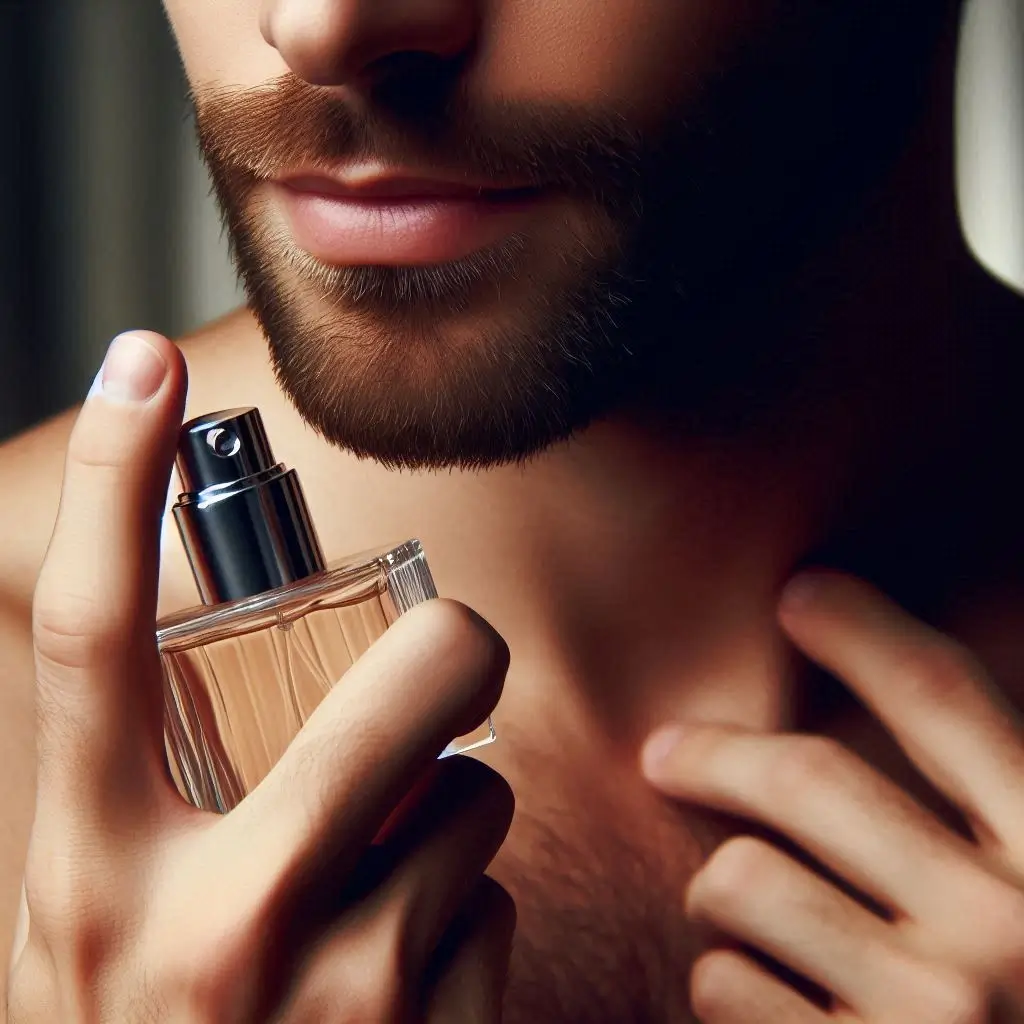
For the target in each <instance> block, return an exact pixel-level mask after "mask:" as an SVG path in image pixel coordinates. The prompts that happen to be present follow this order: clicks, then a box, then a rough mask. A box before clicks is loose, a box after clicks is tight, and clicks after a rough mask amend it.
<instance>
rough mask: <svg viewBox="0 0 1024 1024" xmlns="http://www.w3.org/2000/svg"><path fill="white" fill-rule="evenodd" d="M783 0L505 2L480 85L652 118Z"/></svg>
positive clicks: (494, 19) (761, 25)
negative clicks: (609, 108)
mask: <svg viewBox="0 0 1024 1024" xmlns="http://www.w3.org/2000/svg"><path fill="white" fill-rule="evenodd" d="M779 2H780V0H505V2H503V3H496V4H494V6H493V8H492V13H491V14H490V15H489V17H490V18H491V22H490V25H489V27H488V31H487V33H486V38H485V40H484V46H483V51H482V53H481V55H480V63H479V65H478V67H479V71H480V75H481V77H482V79H484V83H482V88H483V89H484V90H485V91H487V92H489V93H495V92H498V93H501V94H503V95H506V96H508V97H510V98H516V99H533V100H537V101H544V100H547V101H551V100H561V101H564V102H567V103H572V104H579V105H581V106H584V107H595V106H596V107H601V106H610V107H613V108H615V109H617V110H621V111H622V112H624V113H628V114H629V115H630V116H631V117H632V118H638V119H640V120H641V121H642V120H646V119H647V118H648V117H651V118H654V117H656V116H657V114H658V113H660V112H662V111H664V110H665V109H671V108H673V107H674V106H675V105H676V104H678V103H679V102H685V100H686V99H687V98H688V97H689V96H691V95H693V94H694V93H696V92H697V91H698V90H699V89H700V87H701V85H702V83H706V81H707V79H708V76H709V75H711V74H714V73H716V72H718V71H720V70H722V69H724V68H728V67H729V66H730V65H731V64H732V62H733V61H734V59H735V55H736V52H737V50H738V49H739V48H741V47H746V46H748V45H751V44H753V43H755V42H756V40H757V38H758V36H759V34H760V32H761V31H762V30H765V29H767V28H769V27H770V26H771V25H772V24H773V23H774V21H775V19H776V17H777V11H778V6H779Z"/></svg>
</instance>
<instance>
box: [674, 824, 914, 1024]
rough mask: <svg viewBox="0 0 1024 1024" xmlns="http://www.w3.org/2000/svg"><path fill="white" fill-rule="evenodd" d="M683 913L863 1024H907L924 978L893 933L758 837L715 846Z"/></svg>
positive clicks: (851, 901) (879, 919) (688, 893)
mask: <svg viewBox="0 0 1024 1024" xmlns="http://www.w3.org/2000/svg"><path fill="white" fill-rule="evenodd" d="M686 912H687V915H688V917H690V918H691V919H692V920H695V921H701V922H707V923H709V924H712V925H714V926H715V927H716V928H720V929H721V930H722V931H724V932H727V933H728V934H729V935H731V936H734V937H735V938H737V939H739V940H740V941H741V942H744V943H746V944H747V945H750V946H753V947H756V948H757V949H759V950H762V951H763V952H765V953H767V954H768V955H769V956H771V957H773V958H774V959H775V960H777V961H778V962H779V963H781V964H784V965H786V966H788V967H790V968H792V969H793V970H794V971H796V972H797V973H798V974H801V975H803V977H805V978H807V979H808V980H810V981H812V982H814V983H816V984H818V985H820V986H821V987H823V988H825V989H826V990H828V991H829V992H831V993H833V994H834V995H835V996H837V997H838V998H839V999H840V1000H842V1002H843V1003H845V1004H846V1005H847V1006H849V1007H851V1008H852V1009H853V1010H855V1011H856V1012H857V1013H858V1014H860V1015H862V1016H863V1017H864V1018H866V1019H868V1020H875V1019H882V1020H912V1019H913V1018H914V1010H915V1008H916V1007H915V1002H916V1001H919V1000H920V999H921V996H922V987H923V986H924V985H925V984H926V983H927V982H928V981H929V980H930V979H929V978H928V977H926V976H925V975H924V974H922V972H921V969H920V967H919V966H918V964H917V963H916V962H915V961H914V960H913V959H912V958H911V957H910V955H909V954H908V953H906V952H905V951H904V950H903V949H902V948H901V947H900V946H899V945H898V944H897V942H896V941H895V932H894V930H893V929H892V928H891V927H890V926H889V925H888V924H887V923H886V922H885V921H883V920H882V919H881V918H879V917H876V916H875V915H874V914H872V913H870V912H869V911H868V910H866V909H865V908H864V907H862V906H860V905H859V904H858V903H856V902H855V901H854V900H852V899H850V897H848V896H846V895H845V894H844V893H841V892H840V891H839V890H838V889H836V888H835V886H833V885H830V884H829V883H828V882H827V881H825V879H823V878H822V877H821V876H820V875H817V874H815V873H814V872H813V871H811V870H810V869H809V868H807V867H805V866H804V865H802V864H798V863H797V862H796V861H795V860H793V859H792V858H791V857H788V856H787V855H786V854H784V853H783V852H782V851H781V850H779V849H777V848H776V847H774V846H772V845H771V844H769V843H766V842H763V841H762V840H760V839H755V838H752V837H749V836H742V837H739V838H736V839H732V840H729V841H728V842H726V843H724V844H723V845H722V846H720V847H719V848H718V849H717V850H716V851H715V852H714V853H713V854H712V856H711V857H710V858H709V859H708V861H707V863H706V864H705V865H704V867H703V868H701V870H700V871H698V872H697V874H696V875H695V876H694V878H693V880H692V881H691V883H690V886H689V888H688V890H687V896H686Z"/></svg>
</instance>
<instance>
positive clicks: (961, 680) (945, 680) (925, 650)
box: [896, 636, 984, 700]
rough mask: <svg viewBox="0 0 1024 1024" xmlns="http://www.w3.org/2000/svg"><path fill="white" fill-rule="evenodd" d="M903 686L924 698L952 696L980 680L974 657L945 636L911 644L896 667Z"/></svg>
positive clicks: (979, 672) (979, 670) (977, 664)
mask: <svg viewBox="0 0 1024 1024" xmlns="http://www.w3.org/2000/svg"><path fill="white" fill-rule="evenodd" d="M896 671H897V674H898V675H899V676H900V678H901V681H902V685H905V686H907V687H908V688H910V689H911V690H912V691H914V692H915V693H916V694H919V695H920V696H921V697H922V698H923V699H932V700H934V699H941V698H944V697H955V696H956V695H958V694H960V693H963V691H964V690H965V689H966V688H968V687H970V686H972V685H973V684H974V683H975V682H977V681H978V680H979V679H981V678H982V677H983V674H984V673H983V670H982V668H981V665H980V664H979V662H978V660H977V658H976V657H975V656H974V655H973V654H972V653H971V652H970V651H969V650H968V649H967V648H966V647H964V646H963V645H962V644H959V643H957V642H956V641H955V640H951V639H949V638H948V637H945V636H936V637H930V638H929V639H927V640H926V641H923V642H921V643H918V644H912V645H909V646H908V647H907V649H906V650H905V651H904V652H903V653H902V655H901V656H900V658H899V660H898V663H897V665H896Z"/></svg>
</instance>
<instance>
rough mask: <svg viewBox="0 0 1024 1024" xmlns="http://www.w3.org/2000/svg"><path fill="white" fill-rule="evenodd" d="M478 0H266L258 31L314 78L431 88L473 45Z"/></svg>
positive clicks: (299, 72)
mask: <svg viewBox="0 0 1024 1024" xmlns="http://www.w3.org/2000/svg"><path fill="white" fill-rule="evenodd" d="M478 4H479V0H263V3H262V5H261V7H260V30H261V32H262V34H263V38H264V39H265V40H266V41H267V43H268V44H269V45H270V46H272V47H274V49H276V50H277V51H278V53H279V54H280V55H281V57H282V58H283V59H284V61H285V62H286V63H287V64H288V66H289V68H290V70H291V71H292V73H293V74H295V75H296V76H297V77H299V78H301V79H303V80H305V81H306V82H308V83H309V84H311V85H324V86H337V85H357V86H360V87H369V88H374V87H376V86H377V85H378V83H381V82H387V81H391V80H395V79H399V80H407V81H409V82H416V83H422V84H423V85H424V86H427V87H430V86H434V87H435V88H436V87H437V86H438V85H439V84H441V83H442V82H443V81H444V80H445V79H446V77H448V75H449V74H450V71H451V67H452V63H453V62H460V61H462V59H463V58H464V56H465V54H466V53H467V52H468V50H469V49H471V48H472V46H473V43H474V41H475V39H476V34H477V31H478V29H479V10H478Z"/></svg>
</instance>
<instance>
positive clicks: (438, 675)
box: [219, 600, 508, 891]
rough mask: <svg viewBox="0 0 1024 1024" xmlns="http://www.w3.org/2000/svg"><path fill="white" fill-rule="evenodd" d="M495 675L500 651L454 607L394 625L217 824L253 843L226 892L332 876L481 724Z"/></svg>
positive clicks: (494, 692) (426, 609)
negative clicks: (255, 839) (330, 862)
mask: <svg viewBox="0 0 1024 1024" xmlns="http://www.w3.org/2000/svg"><path fill="white" fill-rule="evenodd" d="M507 669H508V648H507V646H506V645H505V643H504V641H503V640H502V639H501V638H500V637H499V636H498V634H497V633H496V632H495V631H494V630H493V629H492V628H491V627H490V626H488V625H487V623H485V622H484V621H483V619H481V618H480V617H479V616H478V615H476V614H475V613H473V612H471V611H470V610H469V609H468V608H466V607H464V606H463V605H459V604H457V603H455V602H451V601H441V600H433V601H428V602H426V603H425V604H423V605H419V606H417V607H415V608H413V609H412V610H411V611H409V612H407V613H406V614H405V615H403V616H402V617H401V618H399V619H398V620H397V622H396V623H395V624H394V625H393V626H392V627H391V628H390V629H389V630H388V631H387V633H385V634H384V636H383V637H381V639H380V640H379V641H378V642H377V643H376V644H374V645H373V646H372V647H371V648H370V649H369V650H368V651H367V652H366V653H365V654H364V655H363V656H362V657H361V658H360V659H359V660H358V661H357V662H356V664H355V665H354V666H353V667H352V668H351V669H350V670H349V671H348V672H347V673H346V675H345V679H344V681H343V683H342V684H340V685H338V686H336V687H334V688H333V689H332V690H331V691H330V692H329V693H328V695H327V696H326V697H325V698H324V700H323V702H322V703H321V704H320V706H319V707H318V708H317V709H316V711H315V712H314V713H313V715H312V716H311V717H310V719H309V721H308V722H307V723H306V725H305V726H304V727H303V729H302V731H301V732H300V733H299V735H298V736H297V737H296V739H295V741H294V742H293V743H292V745H291V747H290V748H289V749H288V750H287V751H286V753H285V755H284V757H282V759H281V760H280V761H279V762H278V764H277V765H275V767H274V768H273V769H272V770H271V772H270V773H269V774H268V776H267V777H266V778H265V779H264V780H263V782H262V783H261V784H260V785H259V786H258V787H257V788H256V789H255V790H254V791H253V792H252V793H251V794H250V795H249V796H248V797H247V798H246V799H245V800H243V801H242V803H241V804H240V805H239V806H238V808H236V810H235V811H234V812H233V813H232V814H230V815H228V816H227V817H226V818H225V819H224V820H223V821H221V822H220V823H219V825H220V827H221V828H222V830H227V831H228V832H230V833H231V834H232V835H233V836H234V837H235V839H237V840H238V841H241V842H247V841H250V840H251V836H253V835H260V836H261V857H260V858H259V860H258V861H256V860H254V861H253V862H252V864H251V865H250V869H251V870H252V871H253V872H257V873H259V876H260V877H258V878H257V877H250V876H249V875H247V874H245V873H244V872H242V873H240V872H239V871H238V870H237V866H236V865H232V866H231V869H230V884H232V885H238V886H243V887H245V888H247V889H248V890H249V891H257V890H254V889H253V888H252V887H253V886H257V887H258V890H259V891H262V890H263V888H264V887H265V886H267V885H269V886H274V885H276V884H277V880H279V879H281V878H287V877H289V876H292V875H294V874H295V872H296V870H297V865H301V864H306V863H310V862H315V861H322V860H323V858H324V857H325V855H327V854H328V853H329V854H330V856H332V857H333V858H334V861H335V864H336V867H335V870H336V871H337V872H338V873H339V875H340V876H341V877H344V875H345V873H346V872H347V871H348V870H350V869H351V868H352V867H353V866H354V865H355V863H356V861H357V860H358V859H359V858H360V857H361V856H362V854H363V851H364V850H365V848H366V847H367V846H368V845H369V843H370V842H371V840H372V839H373V838H374V836H375V835H377V833H378V832H379V831H380V829H381V826H382V825H383V824H384V822H385V821H386V820H387V818H388V817H389V816H390V814H391V812H392V811H393V809H394V808H395V807H396V806H397V805H398V804H399V803H400V801H401V800H402V798H403V797H404V795H405V794H406V793H407V792H408V791H409V790H410V789H411V788H412V787H413V785H414V784H415V783H416V781H417V779H418V778H420V777H421V776H422V775H423V774H424V773H425V772H426V771H427V770H428V769H429V768H430V766H431V765H433V763H434V761H435V760H436V759H437V757H438V755H439V754H440V753H441V752H442V751H443V750H444V748H445V747H446V746H447V745H448V743H449V742H450V741H451V740H452V738H453V737H455V736H460V735H463V734H465V733H466V732H469V731H471V730H472V729H473V728H475V727H476V726H477V725H479V724H480V723H481V722H483V721H484V720H485V719H486V717H487V715H488V713H489V712H490V711H491V710H492V709H493V707H494V705H495V703H496V702H497V699H498V696H499V695H500V692H501V687H502V684H503V681H504V677H505V672H506V671H507ZM231 846H232V843H231V842H230V841H227V840H225V848H231Z"/></svg>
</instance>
